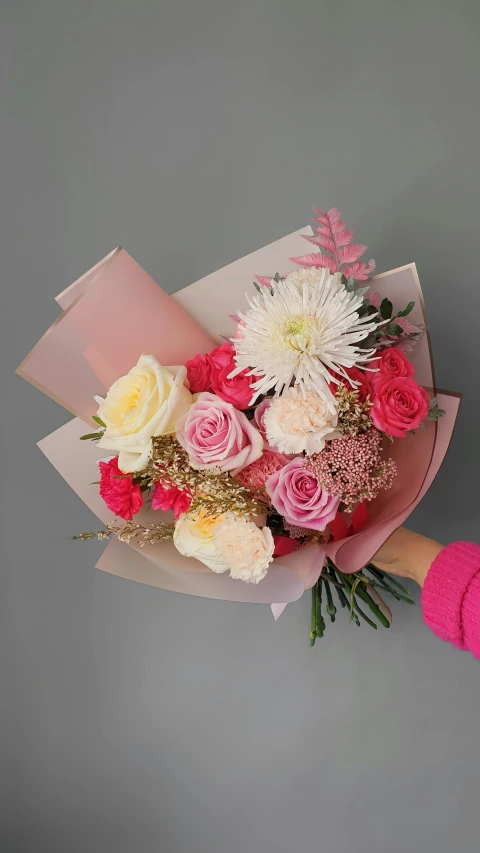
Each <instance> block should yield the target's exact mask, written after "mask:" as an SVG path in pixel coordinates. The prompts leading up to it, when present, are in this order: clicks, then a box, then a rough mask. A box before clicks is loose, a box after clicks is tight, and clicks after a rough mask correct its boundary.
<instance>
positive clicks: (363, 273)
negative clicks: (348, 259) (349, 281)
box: [342, 260, 375, 281]
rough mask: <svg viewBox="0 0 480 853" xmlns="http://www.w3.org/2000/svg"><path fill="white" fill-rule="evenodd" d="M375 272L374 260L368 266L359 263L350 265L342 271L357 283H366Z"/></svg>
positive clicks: (361, 262)
mask: <svg viewBox="0 0 480 853" xmlns="http://www.w3.org/2000/svg"><path fill="white" fill-rule="evenodd" d="M374 271H375V261H374V260H370V261H368V263H366V264H365V263H363V261H357V263H355V264H349V265H348V266H346V267H344V268H343V269H342V273H343V274H344V276H346V278H353V279H355V281H365V280H366V279H367V278H368V277H369V275H371V274H372V272H374Z"/></svg>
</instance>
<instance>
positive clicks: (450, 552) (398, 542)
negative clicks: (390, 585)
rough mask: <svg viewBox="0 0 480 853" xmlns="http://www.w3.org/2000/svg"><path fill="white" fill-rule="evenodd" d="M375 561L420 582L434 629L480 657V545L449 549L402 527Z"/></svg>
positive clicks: (456, 545) (426, 613) (462, 544)
mask: <svg viewBox="0 0 480 853" xmlns="http://www.w3.org/2000/svg"><path fill="white" fill-rule="evenodd" d="M373 562H374V564H375V565H377V566H378V567H379V568H381V569H383V571H386V572H391V573H392V574H397V575H401V576H403V577H409V578H412V579H413V580H414V581H416V583H418V584H419V586H421V587H422V609H423V617H424V620H425V622H426V624H427V625H428V626H429V628H431V630H432V631H433V632H434V633H435V634H436V635H437V637H440V638H441V639H442V640H445V641H446V642H449V643H452V645H454V646H456V647H457V648H460V649H465V650H468V651H470V652H471V653H472V654H473V655H474V657H477V658H479V659H480V546H478V545H473V544H471V543H468V542H455V543H453V544H452V545H448V546H447V547H446V548H443V547H442V545H439V544H438V542H433V541H432V540H431V539H427V538H426V537H424V536H420V535H419V534H418V533H411V532H410V531H409V530H405V529H404V528H400V529H399V530H397V531H396V532H395V533H394V534H393V536H391V537H390V539H388V541H387V542H386V543H385V545H383V546H382V548H381V549H380V551H379V552H378V554H376V556H375V557H374V559H373Z"/></svg>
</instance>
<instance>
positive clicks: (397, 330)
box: [385, 323, 403, 338]
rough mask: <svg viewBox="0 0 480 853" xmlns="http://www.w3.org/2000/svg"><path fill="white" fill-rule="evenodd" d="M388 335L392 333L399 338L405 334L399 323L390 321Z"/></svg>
mask: <svg viewBox="0 0 480 853" xmlns="http://www.w3.org/2000/svg"><path fill="white" fill-rule="evenodd" d="M385 331H386V333H387V335H392V336H394V337H396V338H398V337H399V336H400V335H403V329H402V327H401V326H399V325H398V323H389V324H388V326H387V328H386V329H385Z"/></svg>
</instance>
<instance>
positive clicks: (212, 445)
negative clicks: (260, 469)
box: [177, 392, 263, 471]
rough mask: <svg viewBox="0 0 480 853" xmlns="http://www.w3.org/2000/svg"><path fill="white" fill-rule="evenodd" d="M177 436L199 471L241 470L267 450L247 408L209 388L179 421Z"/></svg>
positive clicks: (193, 465) (192, 464)
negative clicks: (244, 412)
mask: <svg viewBox="0 0 480 853" xmlns="http://www.w3.org/2000/svg"><path fill="white" fill-rule="evenodd" d="M177 438H178V440H179V442H180V444H181V445H182V447H183V448H184V449H185V450H186V451H187V453H188V455H189V458H190V464H191V466H192V468H195V469H196V470H197V471H200V470H203V469H208V468H219V469H220V470H221V471H240V470H241V468H245V466H246V465H251V463H252V462H255V460H256V459H259V458H260V456H261V455H262V451H263V439H262V436H261V435H260V433H259V431H258V429H256V427H255V426H254V425H253V423H252V422H251V421H249V420H248V418H247V417H246V416H245V415H244V414H243V412H239V411H238V410H237V409H235V407H234V406H232V404H231V403H227V402H225V400H221V399H220V397H217V396H216V395H215V394H210V393H208V392H205V393H203V394H199V395H198V398H197V400H196V402H195V403H194V404H193V405H192V406H191V407H190V409H189V410H188V412H187V414H186V415H185V416H184V417H183V418H182V419H181V420H180V421H179V423H178V425H177Z"/></svg>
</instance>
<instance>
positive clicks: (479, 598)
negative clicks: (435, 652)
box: [422, 542, 480, 658]
mask: <svg viewBox="0 0 480 853" xmlns="http://www.w3.org/2000/svg"><path fill="white" fill-rule="evenodd" d="M422 607H423V617H424V620H425V622H426V624H427V625H428V626H429V628H431V630H432V631H433V632H434V633H435V634H436V635H437V637H440V638H441V639H442V640H446V641H447V642H448V643H452V645H454V646H456V647H457V648H459V649H466V650H467V649H468V650H469V651H470V652H471V653H472V654H473V655H474V656H475V657H478V658H480V547H479V546H478V545H473V544H471V543H469V542H454V543H453V544H452V545H448V546H447V548H444V549H443V551H441V552H440V554H439V555H438V557H436V558H435V560H434V561H433V563H432V565H431V567H430V570H429V572H428V574H427V577H426V579H425V584H424V587H423V589H422Z"/></svg>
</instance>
